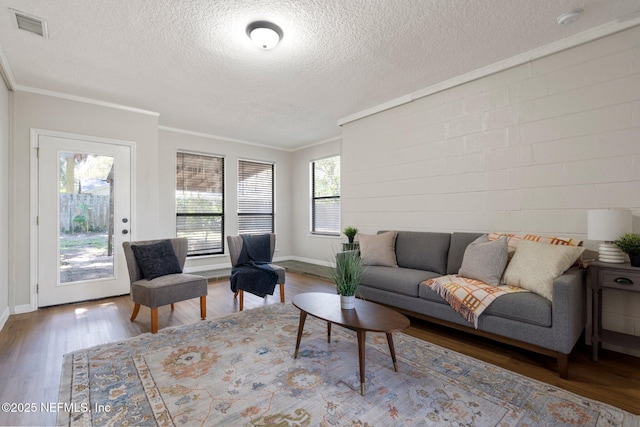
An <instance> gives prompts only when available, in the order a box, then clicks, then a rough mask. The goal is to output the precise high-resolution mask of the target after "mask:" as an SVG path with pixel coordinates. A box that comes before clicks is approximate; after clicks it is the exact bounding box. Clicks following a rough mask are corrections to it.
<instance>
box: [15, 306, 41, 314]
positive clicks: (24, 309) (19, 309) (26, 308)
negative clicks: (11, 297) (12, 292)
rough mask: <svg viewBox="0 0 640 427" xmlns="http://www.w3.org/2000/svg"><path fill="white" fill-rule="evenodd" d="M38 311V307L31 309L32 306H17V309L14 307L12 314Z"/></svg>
mask: <svg viewBox="0 0 640 427" xmlns="http://www.w3.org/2000/svg"><path fill="white" fill-rule="evenodd" d="M37 309H38V308H37V307H35V308H34V307H31V304H23V305H16V306H15V307H13V310H12V312H11V314H22V313H29V312H32V311H36V310H37Z"/></svg>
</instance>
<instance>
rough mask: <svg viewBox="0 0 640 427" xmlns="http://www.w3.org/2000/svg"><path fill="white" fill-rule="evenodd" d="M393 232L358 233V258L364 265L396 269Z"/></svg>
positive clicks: (394, 235) (395, 234)
mask: <svg viewBox="0 0 640 427" xmlns="http://www.w3.org/2000/svg"><path fill="white" fill-rule="evenodd" d="M397 235H398V233H397V232H395V231H387V232H385V233H380V234H362V233H358V243H359V244H360V257H361V258H362V260H363V262H364V264H365V265H382V266H385V267H397V266H398V262H397V261H396V236H397Z"/></svg>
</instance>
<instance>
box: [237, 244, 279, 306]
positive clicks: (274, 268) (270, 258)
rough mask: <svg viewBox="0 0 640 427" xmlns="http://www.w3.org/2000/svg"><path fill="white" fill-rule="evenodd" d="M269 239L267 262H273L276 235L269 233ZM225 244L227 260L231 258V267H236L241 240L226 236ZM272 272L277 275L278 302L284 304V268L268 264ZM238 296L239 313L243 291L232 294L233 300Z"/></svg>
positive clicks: (240, 249) (242, 304) (240, 250)
mask: <svg viewBox="0 0 640 427" xmlns="http://www.w3.org/2000/svg"><path fill="white" fill-rule="evenodd" d="M269 236H270V239H271V245H270V249H271V256H270V257H269V260H270V261H271V260H273V253H274V252H275V250H276V235H275V233H269ZM227 243H228V245H229V258H231V266H232V267H235V266H236V265H238V259H239V258H240V252H242V246H243V245H244V242H243V240H242V236H227ZM269 265H270V266H271V268H273V270H275V272H276V273H277V274H278V282H277V284H278V285H280V302H284V279H285V270H284V268H282V267H280V266H278V265H274V264H269ZM238 295H240V311H242V310H243V309H244V291H242V290H238V291H237V292H235V293H234V295H233V298H237V297H238Z"/></svg>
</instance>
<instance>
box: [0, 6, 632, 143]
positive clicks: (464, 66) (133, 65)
mask: <svg viewBox="0 0 640 427" xmlns="http://www.w3.org/2000/svg"><path fill="white" fill-rule="evenodd" d="M577 7H580V8H582V9H584V14H583V16H582V18H581V19H580V20H579V21H578V22H576V23H574V24H572V25H569V26H560V25H558V24H557V23H556V18H557V16H558V15H560V14H562V13H564V12H567V11H570V10H572V9H574V8H577ZM9 8H14V9H17V10H19V11H22V12H25V13H27V14H30V15H34V16H37V17H40V18H42V19H44V20H46V22H47V25H48V30H49V38H48V39H43V38H40V37H38V36H35V35H33V34H30V33H27V32H25V31H21V30H18V29H17V25H16V23H15V18H14V15H13V14H12V13H11V11H10V9H9ZM638 10H640V0H508V1H507V0H261V1H258V0H55V1H53V0H0V47H1V48H2V49H3V50H4V53H5V57H6V60H7V62H8V64H9V66H10V69H11V71H12V73H13V76H14V79H15V83H16V85H17V86H18V87H19V88H20V87H29V88H37V89H42V90H49V91H55V92H61V93H65V94H69V95H73V96H80V97H86V98H92V99H96V100H100V101H105V102H110V103H116V104H122V105H126V106H130V107H134V108H139V109H144V110H150V111H155V112H158V113H160V119H159V120H160V124H161V125H163V126H168V127H173V128H179V129H184V130H189V131H193V132H202V133H207V134H212V135H219V136H223V137H227V138H233V139H238V140H243V141H248V142H253V143H258V144H264V145H269V146H274V147H279V148H283V149H295V148H297V147H301V146H305V145H309V144H312V143H315V142H319V141H322V140H326V139H329V138H332V137H335V136H338V135H340V133H341V131H340V127H339V126H338V124H337V122H338V119H340V118H342V117H345V116H349V115H351V114H354V113H357V112H359V111H362V110H365V109H368V108H371V107H374V106H376V105H379V104H381V103H384V102H387V101H389V100H391V99H394V98H397V97H399V96H402V95H406V94H409V93H411V92H415V91H418V90H420V89H423V88H425V87H428V86H431V85H433V84H437V83H439V82H442V81H445V80H447V79H450V78H452V77H455V76H459V75H461V74H464V73H467V72H470V71H472V70H475V69H478V68H481V67H484V66H487V65H489V64H492V63H496V62H498V61H501V60H504V59H506V58H510V57H512V56H515V55H517V54H520V53H523V52H527V51H529V50H531V49H534V48H536V47H539V46H543V45H546V44H549V43H552V42H554V41H558V40H561V39H564V38H567V37H569V36H572V35H574V34H576V33H580V32H583V31H586V30H588V29H590V28H593V27H597V26H599V25H602V24H605V23H608V22H611V21H615V20H617V19H625V18H628V17H630V16H635V15H633V14H634V13H636V12H637V11H638ZM255 20H270V21H272V22H275V23H277V24H278V25H279V26H280V27H281V28H282V30H283V32H284V38H283V39H282V41H281V42H280V44H279V45H278V46H277V47H276V48H274V49H272V50H267V51H265V50H260V49H258V48H257V47H255V46H254V45H253V44H252V43H251V41H250V40H249V39H248V38H247V36H246V33H245V29H246V26H247V24H249V23H250V22H253V21H255Z"/></svg>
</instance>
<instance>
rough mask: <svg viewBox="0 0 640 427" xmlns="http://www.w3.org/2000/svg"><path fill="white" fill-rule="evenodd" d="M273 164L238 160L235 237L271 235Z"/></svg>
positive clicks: (272, 220)
mask: <svg viewBox="0 0 640 427" xmlns="http://www.w3.org/2000/svg"><path fill="white" fill-rule="evenodd" d="M273 171H274V165H273V163H262V162H252V161H248V160H239V161H238V234H259V233H273V223H274V209H273V205H274V202H273Z"/></svg>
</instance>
